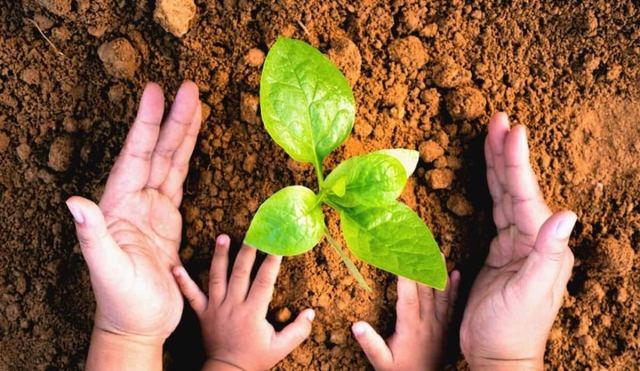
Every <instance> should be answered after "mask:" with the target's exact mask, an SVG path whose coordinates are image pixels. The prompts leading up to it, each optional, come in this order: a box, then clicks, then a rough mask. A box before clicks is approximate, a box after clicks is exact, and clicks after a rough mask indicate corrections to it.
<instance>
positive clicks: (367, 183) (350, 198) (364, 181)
mask: <svg viewBox="0 0 640 371" xmlns="http://www.w3.org/2000/svg"><path fill="white" fill-rule="evenodd" d="M406 182H407V177H406V172H405V169H404V166H403V165H402V163H400V161H398V160H397V159H396V158H395V157H392V156H389V155H386V154H382V153H369V154H367V155H362V156H356V157H352V158H350V159H348V160H347V161H345V162H343V163H341V164H340V165H338V166H337V167H336V168H335V169H333V171H332V172H331V174H329V175H328V176H327V179H326V180H325V183H324V185H323V189H329V190H331V192H329V193H328V194H327V200H328V203H329V204H331V205H338V206H342V207H354V206H358V205H364V206H382V205H387V204H390V203H393V202H394V201H395V199H396V198H398V197H399V196H400V194H401V193H402V190H403V189H404V185H405V184H406Z"/></svg>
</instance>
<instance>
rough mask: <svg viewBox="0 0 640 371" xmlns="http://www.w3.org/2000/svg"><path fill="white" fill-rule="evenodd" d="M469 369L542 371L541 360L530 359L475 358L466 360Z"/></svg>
mask: <svg viewBox="0 0 640 371" xmlns="http://www.w3.org/2000/svg"><path fill="white" fill-rule="evenodd" d="M467 363H468V364H469V368H470V369H471V370H473V371H476V370H492V371H501V370H505V371H507V370H508V371H538V370H544V359H543V358H539V359H538V358H531V359H492V358H475V359H467Z"/></svg>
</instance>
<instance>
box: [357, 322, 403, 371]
mask: <svg viewBox="0 0 640 371" xmlns="http://www.w3.org/2000/svg"><path fill="white" fill-rule="evenodd" d="M351 331H353V336H355V338H356V340H357V341H358V343H359V344H360V347H361V348H362V350H363V351H364V354H366V355H367V358H368V359H369V362H371V365H373V368H375V369H381V368H382V369H384V368H386V366H387V365H389V364H391V362H393V354H391V350H390V349H389V347H388V346H387V343H386V342H385V341H384V339H383V338H382V337H381V336H380V335H379V334H378V333H377V332H376V330H374V329H373V328H372V327H371V325H369V324H368V323H366V322H356V323H354V324H353V326H351Z"/></svg>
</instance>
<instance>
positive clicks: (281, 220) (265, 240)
mask: <svg viewBox="0 0 640 371" xmlns="http://www.w3.org/2000/svg"><path fill="white" fill-rule="evenodd" d="M324 228H325V226H324V215H323V213H322V203H321V202H320V200H319V199H318V197H317V196H316V194H315V193H313V191H312V190H310V189H308V188H305V187H302V186H293V187H286V188H283V189H281V190H280V191H278V192H276V193H275V194H274V195H272V196H271V197H269V199H268V200H267V201H265V202H264V203H263V204H262V205H261V206H260V208H259V209H258V212H257V213H256V215H255V216H254V218H253V221H252V222H251V225H250V226H249V231H247V235H246V237H245V240H244V243H246V244H247V245H249V246H252V247H255V248H256V249H258V250H260V251H263V252H266V253H267V254H272V255H283V256H291V255H298V254H302V253H304V252H306V251H308V250H310V249H312V248H313V247H314V246H315V245H316V244H317V243H318V241H320V238H321V237H322V232H323V231H324Z"/></svg>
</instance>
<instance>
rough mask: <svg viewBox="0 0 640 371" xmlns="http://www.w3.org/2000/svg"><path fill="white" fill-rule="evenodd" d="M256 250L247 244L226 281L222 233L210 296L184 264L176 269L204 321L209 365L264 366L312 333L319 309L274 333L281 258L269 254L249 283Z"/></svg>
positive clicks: (226, 260) (226, 258) (249, 369)
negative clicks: (272, 310)
mask: <svg viewBox="0 0 640 371" xmlns="http://www.w3.org/2000/svg"><path fill="white" fill-rule="evenodd" d="M255 257H256V249H254V248H252V247H249V246H246V245H243V246H242V248H241V249H240V252H239V253H238V256H237V257H236V261H235V264H234V266H233V270H232V272H231V277H230V278H229V280H228V281H227V268H228V264H229V237H228V236H225V235H221V236H219V237H218V239H217V241H216V249H215V252H214V254H213V259H212V261H211V270H210V275H209V299H207V297H206V296H205V294H204V293H203V292H202V291H200V289H199V288H198V286H197V285H196V284H195V283H194V282H193V281H192V280H191V278H190V277H189V275H188V274H187V272H186V271H185V269H184V268H183V267H181V266H180V267H176V268H175V269H174V271H173V273H174V275H175V277H176V281H177V282H178V285H179V286H180V289H181V290H182V293H183V294H184V296H185V297H186V298H187V300H188V301H189V303H190V304H191V308H193V310H194V311H195V312H196V314H197V315H198V318H199V319H200V324H201V326H202V337H203V339H204V347H205V352H206V354H207V361H206V362H205V367H204V368H205V369H229V370H244V371H253V370H266V369H269V368H271V367H273V366H274V365H275V364H276V363H278V362H279V361H280V360H282V359H283V358H284V357H286V356H287V354H289V353H290V352H291V351H292V350H293V349H294V348H296V347H297V346H298V345H300V344H301V343H302V342H303V341H304V340H305V339H306V338H307V337H308V336H309V333H310V332H311V322H312V321H313V318H314V316H315V313H314V312H313V310H311V309H306V310H304V311H302V312H301V313H300V314H299V315H298V317H297V318H296V320H295V321H294V322H293V323H291V324H289V325H288V326H287V327H285V328H284V329H283V330H282V331H280V332H276V331H275V329H274V328H273V326H272V325H271V324H270V323H269V322H267V320H266V318H265V317H266V315H267V310H268V309H269V302H270V301H271V295H272V294H273V287H274V285H275V282H276V278H277V277H278V270H279V269H280V262H281V261H282V257H280V256H273V255H269V256H267V257H266V259H265V260H264V262H263V263H262V265H261V266H260V269H259V270H258V273H257V275H256V277H255V279H254V280H253V283H251V282H250V274H251V268H252V267H253V263H254V260H255Z"/></svg>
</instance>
